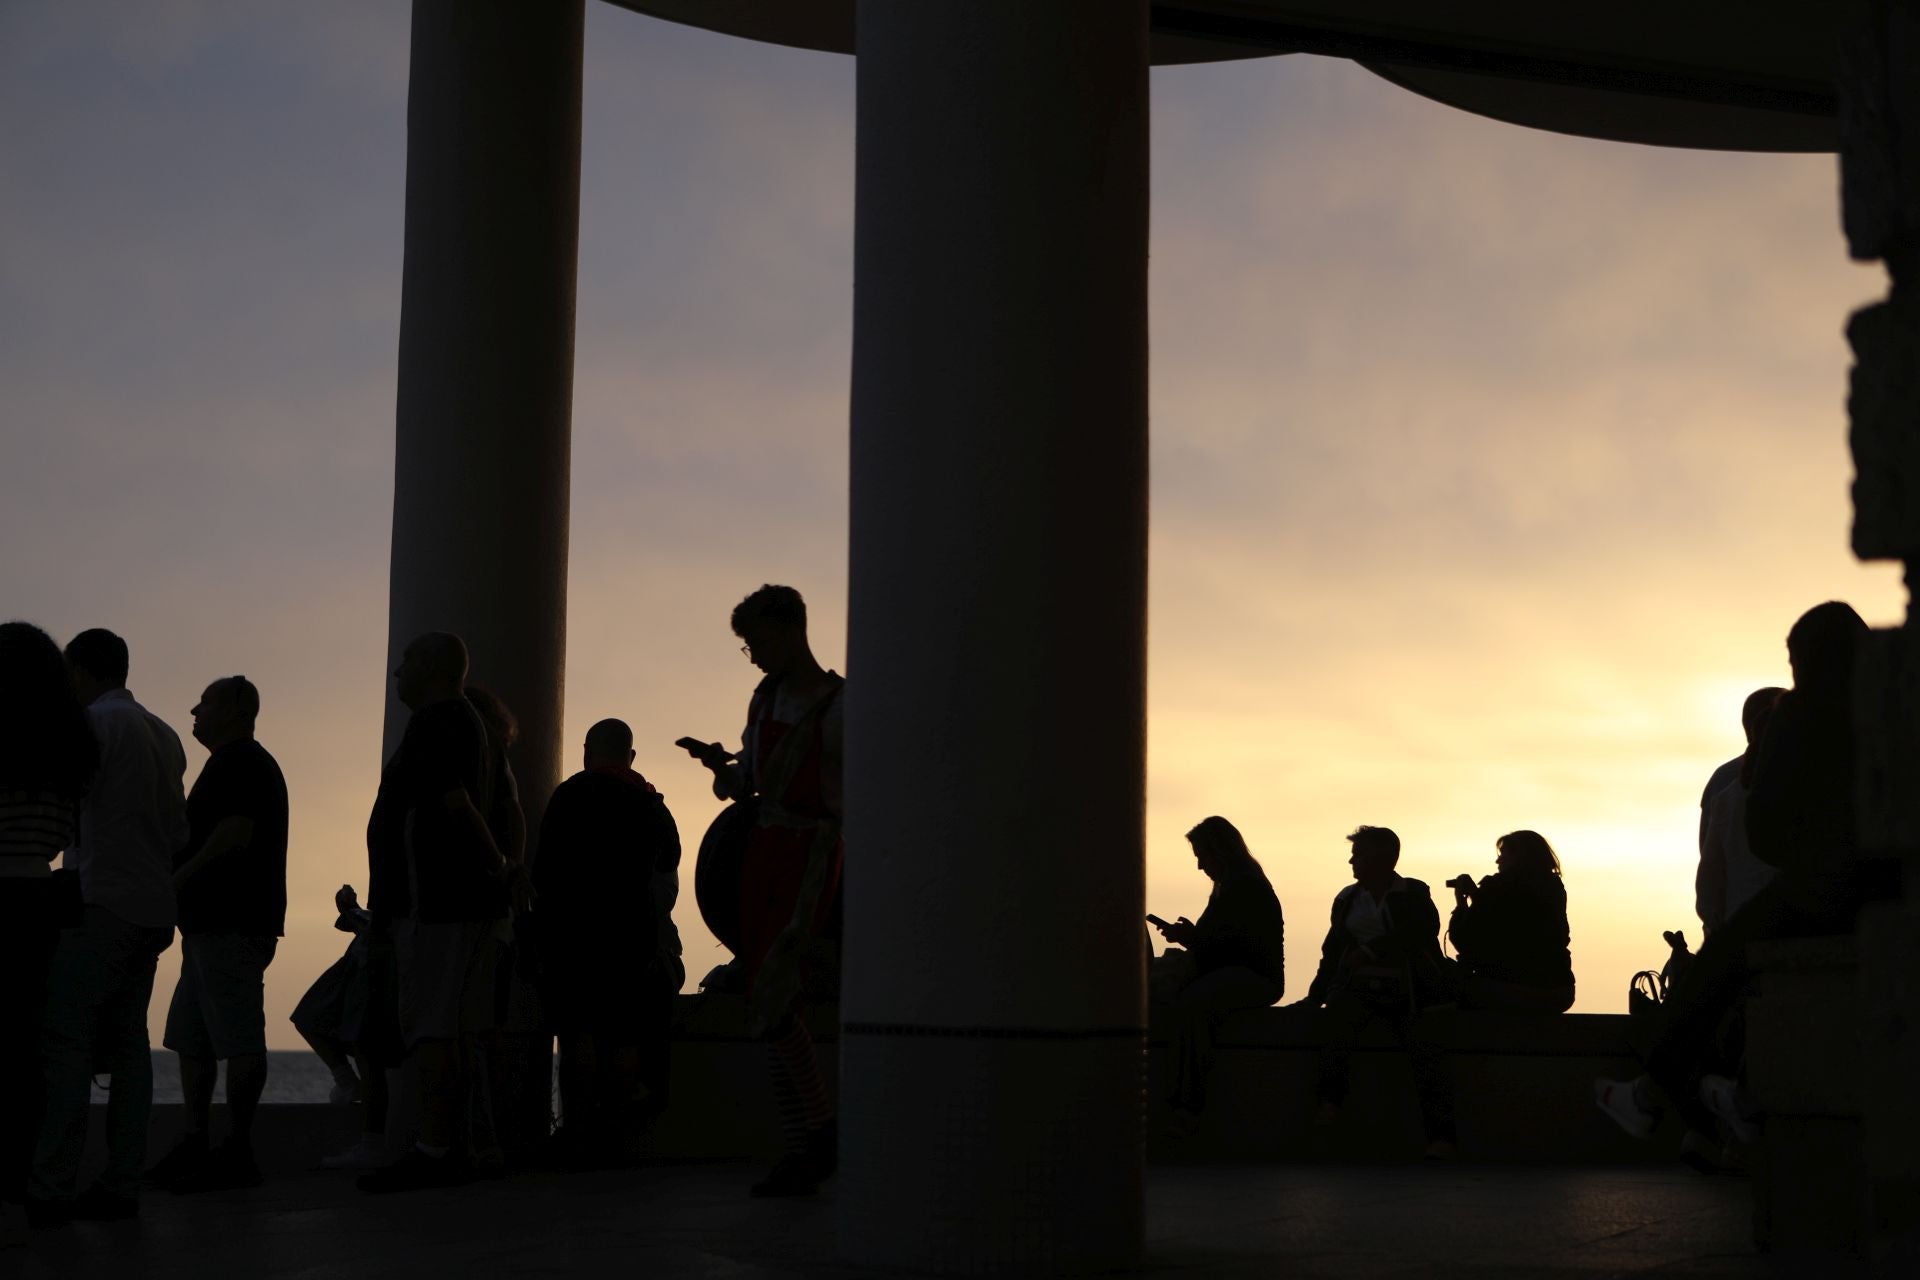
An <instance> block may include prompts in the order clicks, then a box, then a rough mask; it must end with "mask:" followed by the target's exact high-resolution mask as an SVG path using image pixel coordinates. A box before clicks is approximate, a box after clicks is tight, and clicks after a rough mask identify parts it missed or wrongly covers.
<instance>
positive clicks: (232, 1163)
mask: <svg viewBox="0 0 1920 1280" xmlns="http://www.w3.org/2000/svg"><path fill="white" fill-rule="evenodd" d="M263 1181H265V1179H263V1178H262V1177H261V1176H260V1166H259V1165H258V1164H257V1163H256V1162H255V1161H254V1158H253V1149H252V1148H251V1147H245V1146H241V1145H239V1144H237V1143H234V1142H223V1143H221V1144H220V1145H219V1146H218V1147H216V1148H214V1149H213V1150H212V1151H210V1152H208V1153H207V1157H206V1159H204V1160H203V1161H201V1163H200V1165H199V1167H198V1168H196V1169H191V1170H188V1171H187V1172H186V1173H183V1174H181V1175H180V1176H179V1177H177V1178H175V1179H174V1180H173V1181H172V1182H170V1183H168V1184H167V1189H168V1190H169V1191H171V1192H173V1193H174V1194H175V1195H177V1196H185V1195H196V1194H198V1193H199V1192H202V1191H238V1190H241V1189H243V1188H246V1187H257V1186H259V1185H260V1184H261V1183H262V1182H263Z"/></svg>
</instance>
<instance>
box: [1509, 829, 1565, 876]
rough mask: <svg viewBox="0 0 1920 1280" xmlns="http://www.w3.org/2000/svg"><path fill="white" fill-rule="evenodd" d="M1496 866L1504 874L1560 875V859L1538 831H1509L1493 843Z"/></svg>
mask: <svg viewBox="0 0 1920 1280" xmlns="http://www.w3.org/2000/svg"><path fill="white" fill-rule="evenodd" d="M1493 847H1494V849H1495V850H1497V856H1496V857H1495V858H1494V865H1495V866H1497V867H1499V868H1500V870H1501V871H1502V872H1520V873H1522V874H1526V873H1529V872H1539V873H1540V874H1542V875H1556V876H1557V875H1559V874H1560V859H1559V857H1558V856H1557V855H1556V854H1555V853H1554V851H1553V846H1552V845H1550V844H1548V843H1547V838H1546V837H1545V836H1543V835H1541V834H1540V833H1539V832H1538V831H1509V832H1507V834H1505V835H1503V836H1501V837H1500V838H1499V839H1498V840H1495V841H1494V842H1493Z"/></svg>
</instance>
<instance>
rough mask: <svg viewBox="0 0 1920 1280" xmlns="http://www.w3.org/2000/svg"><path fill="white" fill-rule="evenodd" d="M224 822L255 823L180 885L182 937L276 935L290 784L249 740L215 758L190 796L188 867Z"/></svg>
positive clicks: (280, 924)
mask: <svg viewBox="0 0 1920 1280" xmlns="http://www.w3.org/2000/svg"><path fill="white" fill-rule="evenodd" d="M228 818H246V819H249V820H250V821H251V822H252V823H253V836H252V838H251V839H249V840H248V841H247V843H246V845H245V846H244V847H242V848H239V849H229V850H227V852H226V853H224V854H222V855H220V857H218V858H216V859H215V860H214V861H213V862H212V863H210V864H209V865H208V866H206V867H204V868H203V869H201V870H200V871H198V872H195V873H194V875H193V877H192V878H191V879H189V880H188V881H187V882H186V883H185V884H183V885H181V886H180V890H179V894H180V931H181V932H182V933H245V934H253V935H255V936H258V937H274V938H277V937H279V936H280V935H281V933H283V932H284V931H285V929H286V923H287V781H286V779H285V777H283V776H282V775H281V773H280V765H279V763H278V762H276V761H275V760H274V758H273V756H272V755H271V754H270V753H269V752H268V751H267V749H266V748H265V747H263V746H261V745H260V744H259V743H258V742H255V741H254V740H253V739H252V738H247V739H244V740H242V741H239V742H229V743H227V744H226V745H225V746H223V747H221V748H220V749H219V750H217V751H215V752H214V753H213V754H212V755H210V756H208V757H207V763H206V766H205V767H204V768H202V769H201V770H200V776H199V777H198V778H196V779H194V783H193V790H192V791H190V792H188V793H187V827H188V831H189V834H188V837H187V847H186V848H185V849H183V850H182V851H181V852H180V854H179V856H178V857H176V858H175V859H174V869H175V870H178V869H179V868H180V867H182V866H184V865H186V863H187V862H188V861H190V860H191V859H192V858H193V857H195V856H196V855H197V854H198V853H199V852H200V850H201V849H202V848H204V847H205V845H206V843H207V839H208V837H210V836H211V835H213V832H214V828H216V827H218V826H219V825H220V824H221V823H222V822H224V821H225V820H226V819H228Z"/></svg>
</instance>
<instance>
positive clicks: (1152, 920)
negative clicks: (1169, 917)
mask: <svg viewBox="0 0 1920 1280" xmlns="http://www.w3.org/2000/svg"><path fill="white" fill-rule="evenodd" d="M1147 923H1148V924H1154V925H1159V926H1160V927H1161V928H1162V929H1170V928H1172V927H1173V926H1171V925H1169V924H1168V923H1167V922H1166V921H1165V920H1162V919H1161V918H1160V917H1159V916H1156V915H1154V914H1153V913H1152V912H1148V913H1147Z"/></svg>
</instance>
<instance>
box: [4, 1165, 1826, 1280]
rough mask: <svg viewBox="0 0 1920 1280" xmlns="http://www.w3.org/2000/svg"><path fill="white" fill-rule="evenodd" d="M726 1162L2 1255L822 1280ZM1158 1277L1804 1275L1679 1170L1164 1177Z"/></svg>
mask: <svg viewBox="0 0 1920 1280" xmlns="http://www.w3.org/2000/svg"><path fill="white" fill-rule="evenodd" d="M756 1173H757V1170H756V1169H754V1168H751V1167H749V1166H745V1165H738V1164H731V1163H724V1164H722V1163H706V1164H679V1165H662V1166H655V1167H652V1168H643V1169H635V1170H627V1171H621V1172H609V1173H594V1174H577V1175H560V1174H544V1175H529V1176H522V1177H516V1178H509V1179H505V1180H502V1181H497V1182H490V1183H483V1184H479V1185H476V1186H473V1187H469V1188H465V1189H462V1190H459V1191H436V1192H424V1193H415V1194H411V1195H403V1196H392V1197H383V1198H379V1199H373V1198H369V1197H364V1196H361V1195H359V1194H358V1193H357V1192H355V1191H354V1189H353V1186H352V1183H351V1181H350V1179H347V1178H343V1177H339V1176H335V1175H330V1174H317V1173H316V1174H307V1175H301V1176H298V1177H292V1178H281V1179H278V1180H275V1181H273V1182H271V1183H269V1184H268V1185H267V1186H265V1187H262V1188H259V1189H257V1190H254V1191H247V1192H233V1193H224V1194H214V1195H205V1196H195V1197H188V1198H182V1197H176V1196H171V1195H166V1194H164V1193H163V1194H155V1195H149V1196H148V1197H147V1199H146V1201H145V1203H144V1208H143V1213H142V1216H141V1218H140V1219H139V1220H138V1221H137V1222H130V1223H120V1224H112V1225H99V1224H84V1223H82V1224H76V1225H75V1226H73V1227H70V1228H66V1229H63V1230H61V1231H57V1232H52V1233H45V1234H42V1235H40V1236H38V1237H36V1238H35V1240H34V1241H33V1243H32V1244H30V1245H28V1246H27V1247H25V1248H21V1249H8V1250H5V1251H4V1252H0V1274H4V1275H6V1276H7V1277H9V1280H11V1278H12V1277H15V1276H18V1277H20V1280H41V1278H42V1277H49V1278H51V1277H59V1278H60V1280H79V1278H87V1277H103V1278H104V1277H113V1278H114V1280H145V1278H147V1277H152V1278H154V1280H161V1278H164V1277H175V1276H178V1277H194V1278H195V1280H199V1278H201V1277H234V1278H235V1280H240V1278H250V1277H267V1276H274V1277H299V1278H301V1280H326V1278H329V1277H335V1276H338V1277H344V1278H351V1280H373V1278H375V1277H383V1276H393V1277H406V1278H407V1280H423V1278H424V1277H441V1276H454V1277H461V1278H462V1280H481V1278H482V1277H496V1276H614V1275H639V1276H648V1277H654V1276H713V1277H730V1278H732V1277H758V1276H835V1275H852V1274H863V1273H857V1272H850V1271H848V1270H846V1269H845V1268H841V1267H839V1266H837V1265H836V1264H835V1262H834V1257H833V1232H834V1211H833V1208H834V1207H833V1202H832V1194H831V1192H830V1191H829V1192H828V1193H827V1194H824V1195H822V1196H820V1197H819V1198H817V1199H814V1200H803V1201H755V1200H750V1199H748V1198H747V1196H746V1195H745V1194H744V1191H745V1186H746V1184H747V1183H748V1182H749V1181H751V1179H752V1178H753V1177H754V1176H755V1174H756ZM1148 1211H1149V1215H1150V1217H1149V1224H1148V1271H1149V1273H1151V1274H1156V1275H1175V1274H1178V1275H1191V1276H1276V1277H1321V1276H1324V1277H1330V1278H1335V1277H1337V1278H1338V1280H1365V1278H1366V1277H1375V1276H1459V1277H1469V1276H1471V1277H1483V1276H1492V1277H1499V1276H1563V1275H1564V1276H1581V1277H1597V1276H1712V1277H1720V1276H1797V1275H1821V1276H1828V1275H1835V1274H1845V1270H1844V1269H1843V1268H1841V1267H1840V1266H1838V1265H1836V1264H1834V1263H1832V1262H1824V1263H1823V1262H1815V1261H1813V1260H1804V1259H1803V1260H1799V1261H1797V1262H1790V1261H1785V1260H1778V1259H1772V1260H1767V1259H1760V1258H1757V1257H1755V1256H1754V1254H1753V1252H1752V1248H1751V1246H1750V1244H1749V1243H1748V1220H1749V1214H1750V1209H1749V1196H1748V1187H1747V1184H1746V1183H1745V1182H1744V1181H1741V1180H1737V1179H1731V1178H1725V1179H1719V1178H1716V1179H1703V1178H1699V1177H1696V1176H1694V1175H1691V1174H1688V1173H1686V1172H1685V1171H1683V1170H1673V1171H1669V1170H1666V1169H1647V1168H1589V1169H1580V1168H1539V1167H1516V1166H1492V1165H1470V1164H1462V1165H1453V1166H1443V1167H1432V1166H1397V1167H1378V1166H1374V1167H1361V1166H1340V1167H1328V1166H1313V1167H1308V1166H1297V1165H1296V1166H1274V1165H1257V1166H1241V1165H1236V1166H1176V1167H1168V1166H1160V1167H1156V1168H1154V1169H1153V1170H1152V1171H1151V1173H1150V1175H1149V1183H1148Z"/></svg>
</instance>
